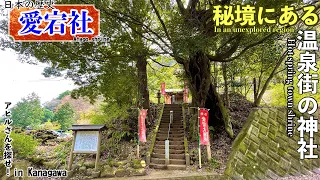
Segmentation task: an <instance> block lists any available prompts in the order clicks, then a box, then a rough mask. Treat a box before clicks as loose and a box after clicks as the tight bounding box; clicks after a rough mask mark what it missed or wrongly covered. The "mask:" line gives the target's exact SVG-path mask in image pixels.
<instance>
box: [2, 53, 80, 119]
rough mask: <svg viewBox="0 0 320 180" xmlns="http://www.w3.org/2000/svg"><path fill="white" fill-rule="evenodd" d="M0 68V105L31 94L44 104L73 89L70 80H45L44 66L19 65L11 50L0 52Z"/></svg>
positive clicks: (15, 101)
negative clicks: (34, 94)
mask: <svg viewBox="0 0 320 180" xmlns="http://www.w3.org/2000/svg"><path fill="white" fill-rule="evenodd" d="M0 67H1V68H0V82H1V86H0V87H1V88H0V103H1V104H3V105H4V103H5V102H6V101H9V102H12V103H13V104H15V103H17V102H18V101H20V100H21V98H22V97H26V96H27V95H28V94H30V93H32V92H35V93H37V94H38V95H39V96H40V98H41V103H44V102H46V101H49V100H51V99H53V98H55V97H57V96H58V95H59V94H60V93H62V92H64V91H66V90H72V89H74V88H75V86H74V85H73V82H72V81H71V80H66V79H64V78H45V77H44V76H43V75H41V73H42V71H43V68H44V67H46V64H39V65H30V64H27V63H21V62H19V61H18V55H16V54H15V53H14V52H13V51H11V50H7V51H1V50H0ZM3 110H4V108H3ZM0 114H1V113H0Z"/></svg>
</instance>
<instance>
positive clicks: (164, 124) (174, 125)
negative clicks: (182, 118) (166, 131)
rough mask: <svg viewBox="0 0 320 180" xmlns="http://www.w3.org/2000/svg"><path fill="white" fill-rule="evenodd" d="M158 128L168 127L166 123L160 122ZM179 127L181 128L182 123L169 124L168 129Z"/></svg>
mask: <svg viewBox="0 0 320 180" xmlns="http://www.w3.org/2000/svg"><path fill="white" fill-rule="evenodd" d="M160 126H167V127H169V123H167V122H161V124H160ZM180 126H183V124H182V123H177V122H175V123H171V124H170V127H180Z"/></svg>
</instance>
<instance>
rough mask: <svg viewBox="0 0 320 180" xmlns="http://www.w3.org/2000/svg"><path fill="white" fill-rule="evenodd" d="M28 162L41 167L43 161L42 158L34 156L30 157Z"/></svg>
mask: <svg viewBox="0 0 320 180" xmlns="http://www.w3.org/2000/svg"><path fill="white" fill-rule="evenodd" d="M28 160H29V161H30V162H31V163H32V164H35V165H39V166H42V165H43V163H44V162H45V159H44V158H43V157H35V156H32V157H30V158H29V159H28Z"/></svg>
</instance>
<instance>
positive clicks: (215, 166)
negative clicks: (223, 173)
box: [208, 157, 220, 169]
mask: <svg viewBox="0 0 320 180" xmlns="http://www.w3.org/2000/svg"><path fill="white" fill-rule="evenodd" d="M208 164H209V166H210V169H211V168H213V169H219V167H220V163H219V161H218V160H217V159H216V158H215V157H212V158H211V160H210V161H209V163H208Z"/></svg>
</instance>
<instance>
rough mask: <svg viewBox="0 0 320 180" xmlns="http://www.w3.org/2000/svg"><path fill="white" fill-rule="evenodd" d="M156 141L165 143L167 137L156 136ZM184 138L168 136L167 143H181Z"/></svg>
mask: <svg viewBox="0 0 320 180" xmlns="http://www.w3.org/2000/svg"><path fill="white" fill-rule="evenodd" d="M157 140H159V141H165V140H167V136H157ZM183 140H184V137H170V136H169V141H183Z"/></svg>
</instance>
